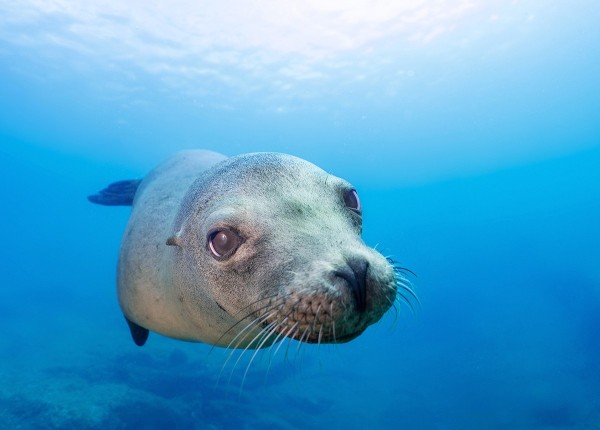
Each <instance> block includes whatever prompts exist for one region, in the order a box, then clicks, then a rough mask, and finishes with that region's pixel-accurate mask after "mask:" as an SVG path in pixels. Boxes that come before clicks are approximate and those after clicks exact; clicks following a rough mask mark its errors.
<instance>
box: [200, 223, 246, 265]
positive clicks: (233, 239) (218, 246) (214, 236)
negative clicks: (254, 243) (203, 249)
mask: <svg viewBox="0 0 600 430" xmlns="http://www.w3.org/2000/svg"><path fill="white" fill-rule="evenodd" d="M241 243H242V239H241V238H240V237H239V236H238V235H237V233H234V232H233V231H231V230H228V229H225V228H221V229H217V230H213V231H211V232H210V233H209V234H208V249H209V250H210V252H211V254H212V256H213V257H214V258H216V259H217V260H224V259H226V258H229V257H230V256H231V255H232V254H233V253H234V252H235V251H236V250H237V249H238V247H239V246H240V244H241Z"/></svg>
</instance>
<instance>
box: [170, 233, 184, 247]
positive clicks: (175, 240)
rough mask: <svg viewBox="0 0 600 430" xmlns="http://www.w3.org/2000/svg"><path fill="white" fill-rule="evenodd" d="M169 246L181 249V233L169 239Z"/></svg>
mask: <svg viewBox="0 0 600 430" xmlns="http://www.w3.org/2000/svg"><path fill="white" fill-rule="evenodd" d="M167 245H168V246H178V247H180V248H181V238H180V237H179V233H177V234H175V235H173V236H171V237H170V238H168V239H167Z"/></svg>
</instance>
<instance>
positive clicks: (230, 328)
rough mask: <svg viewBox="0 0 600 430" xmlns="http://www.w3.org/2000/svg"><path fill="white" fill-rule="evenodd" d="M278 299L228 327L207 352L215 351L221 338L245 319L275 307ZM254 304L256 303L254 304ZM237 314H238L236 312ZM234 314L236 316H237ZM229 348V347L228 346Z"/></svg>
mask: <svg viewBox="0 0 600 430" xmlns="http://www.w3.org/2000/svg"><path fill="white" fill-rule="evenodd" d="M286 297H287V296H283V297H281V300H283V299H285V298H286ZM279 300H280V299H278V300H276V301H275V303H272V304H271V303H269V304H267V305H265V306H263V307H261V308H258V309H256V310H254V311H252V312H250V313H249V314H247V315H246V316H244V317H243V318H241V319H240V320H238V321H237V322H236V323H235V324H233V325H232V326H231V327H229V328H228V329H227V330H226V331H225V332H224V333H223V334H222V335H221V336H219V338H218V339H217V341H216V342H215V344H214V345H213V346H212V348H211V349H210V351H209V352H212V350H213V349H215V347H216V345H217V344H218V343H219V342H220V341H221V339H223V337H225V336H226V335H227V333H229V332H230V331H231V330H233V329H234V328H235V327H237V326H238V324H241V323H242V322H243V321H244V320H246V319H247V318H249V317H251V316H252V315H253V314H256V313H257V312H260V311H262V310H264V309H267V308H268V307H269V306H272V307H275V306H276V303H277V302H278V301H279ZM255 303H256V302H255ZM246 308H248V306H246ZM237 313H239V312H237ZM237 313H236V314H237ZM228 347H229V346H228Z"/></svg>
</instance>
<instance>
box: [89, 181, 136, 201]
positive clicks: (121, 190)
mask: <svg viewBox="0 0 600 430" xmlns="http://www.w3.org/2000/svg"><path fill="white" fill-rule="evenodd" d="M141 182H142V181H141V179H130V180H126V181H119V182H113V183H112V184H110V185H109V186H108V187H106V188H105V189H103V190H102V191H100V192H98V193H96V194H92V195H91V196H88V200H89V201H90V202H92V203H96V204H99V205H106V206H131V205H132V204H133V198H134V197H135V192H136V191H137V189H138V187H139V185H140V183H141Z"/></svg>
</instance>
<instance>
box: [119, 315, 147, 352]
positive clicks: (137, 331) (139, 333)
mask: <svg viewBox="0 0 600 430" xmlns="http://www.w3.org/2000/svg"><path fill="white" fill-rule="evenodd" d="M125 321H127V325H128V326H129V331H131V337H132V338H133V341H134V342H135V344H136V345H137V346H144V344H145V343H146V341H147V340H148V335H149V334H150V332H149V331H148V329H147V328H144V327H141V326H139V325H137V324H136V323H134V322H131V321H129V320H128V319H127V317H125Z"/></svg>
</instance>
